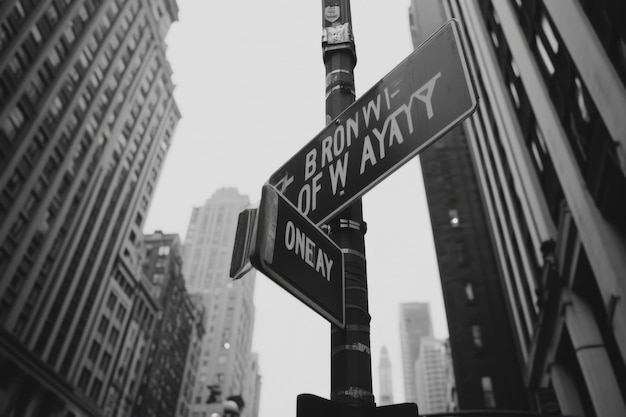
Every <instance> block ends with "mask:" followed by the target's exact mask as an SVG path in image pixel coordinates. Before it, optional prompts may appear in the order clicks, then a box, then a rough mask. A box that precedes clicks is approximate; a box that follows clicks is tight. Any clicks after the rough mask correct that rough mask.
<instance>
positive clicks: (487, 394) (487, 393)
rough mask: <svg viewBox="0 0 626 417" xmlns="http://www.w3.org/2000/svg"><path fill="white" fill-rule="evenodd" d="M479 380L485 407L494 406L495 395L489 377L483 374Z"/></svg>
mask: <svg viewBox="0 0 626 417" xmlns="http://www.w3.org/2000/svg"><path fill="white" fill-rule="evenodd" d="M480 382H481V384H482V388H483V399H484V400H485V407H487V408H495V407H496V397H495V395H494V393H493V385H492V383H491V378H490V377H488V376H484V377H482V378H481V379H480Z"/></svg>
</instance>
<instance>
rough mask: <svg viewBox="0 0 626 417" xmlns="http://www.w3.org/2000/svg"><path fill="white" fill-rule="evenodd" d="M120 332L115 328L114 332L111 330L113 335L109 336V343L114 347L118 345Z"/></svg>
mask: <svg viewBox="0 0 626 417" xmlns="http://www.w3.org/2000/svg"><path fill="white" fill-rule="evenodd" d="M119 335H120V332H119V330H117V329H116V328H113V330H111V334H110V335H109V343H110V344H111V345H113V346H115V344H116V343H117V338H118V337H119Z"/></svg>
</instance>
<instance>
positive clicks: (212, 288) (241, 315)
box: [183, 188, 258, 417]
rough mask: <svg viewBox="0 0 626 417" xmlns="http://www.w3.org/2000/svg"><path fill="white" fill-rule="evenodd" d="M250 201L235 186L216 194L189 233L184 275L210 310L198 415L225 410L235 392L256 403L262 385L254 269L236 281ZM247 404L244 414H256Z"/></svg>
mask: <svg viewBox="0 0 626 417" xmlns="http://www.w3.org/2000/svg"><path fill="white" fill-rule="evenodd" d="M249 204H250V200H249V199H248V197H247V196H242V195H240V194H239V192H238V191H237V190H236V189H234V188H222V189H220V190H218V191H217V192H215V193H214V194H213V196H211V198H210V199H208V200H207V201H206V203H205V204H204V205H203V206H201V207H194V209H193V212H192V215H191V220H190V222H189V228H188V229H187V235H186V238H185V254H184V264H183V274H184V276H185V280H186V281H187V288H188V289H189V292H191V293H196V294H199V295H200V297H201V298H202V303H203V304H204V307H205V309H206V311H207V321H206V323H205V329H206V334H205V337H204V340H203V346H202V354H201V358H200V367H199V369H198V378H197V379H196V384H195V389H194V398H195V399H196V400H199V402H197V401H196V404H194V405H193V406H192V414H195V413H199V414H202V413H206V415H211V414H212V413H215V412H221V411H220V410H221V407H222V402H223V401H224V400H226V398H227V397H229V396H239V395H240V396H242V397H244V401H245V402H246V404H250V405H251V404H253V403H254V401H255V397H256V393H255V392H253V391H254V390H256V389H258V378H257V375H253V373H254V372H256V371H253V366H254V367H255V368H254V369H256V362H254V363H253V355H252V352H251V349H252V331H253V327H254V303H253V296H254V278H255V276H254V272H251V273H249V274H248V275H247V276H245V277H244V278H242V279H240V280H237V281H235V282H233V281H232V280H231V279H230V277H229V270H230V258H231V255H232V250H233V244H234V239H235V229H236V227H237V218H238V215H239V212H240V211H241V210H243V209H244V208H245V207H246V206H248V205H249ZM250 405H247V406H246V409H245V411H244V414H245V415H246V416H250V417H254V416H252V415H251V411H252V408H253V407H251V406H250Z"/></svg>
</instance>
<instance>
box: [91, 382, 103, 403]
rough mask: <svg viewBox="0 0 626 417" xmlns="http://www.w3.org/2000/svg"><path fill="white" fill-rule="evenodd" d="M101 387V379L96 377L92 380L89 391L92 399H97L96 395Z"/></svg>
mask: <svg viewBox="0 0 626 417" xmlns="http://www.w3.org/2000/svg"><path fill="white" fill-rule="evenodd" d="M101 389H102V381H100V380H99V379H97V378H96V379H95V380H94V381H93V385H92V386H91V391H90V392H89V396H90V397H91V398H93V399H94V400H97V399H98V396H99V395H100V390H101Z"/></svg>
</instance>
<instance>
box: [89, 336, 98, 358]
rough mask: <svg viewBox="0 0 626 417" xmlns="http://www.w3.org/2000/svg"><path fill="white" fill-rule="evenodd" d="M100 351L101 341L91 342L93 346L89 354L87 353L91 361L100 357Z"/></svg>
mask: <svg viewBox="0 0 626 417" xmlns="http://www.w3.org/2000/svg"><path fill="white" fill-rule="evenodd" d="M98 353H100V343H98V342H96V341H95V340H94V341H93V343H92V344H91V348H90V349H89V355H87V357H88V358H89V360H90V361H92V362H96V359H97V358H98Z"/></svg>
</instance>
